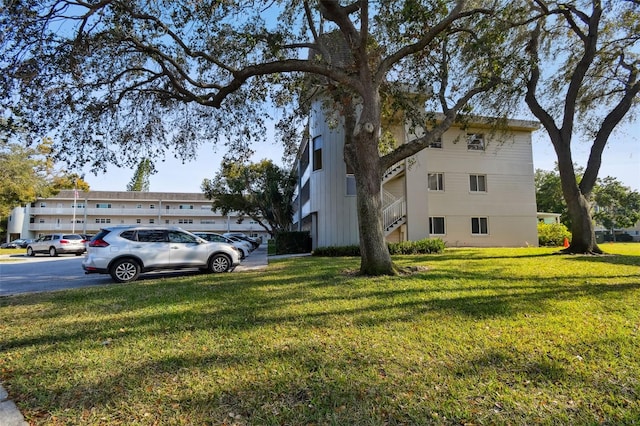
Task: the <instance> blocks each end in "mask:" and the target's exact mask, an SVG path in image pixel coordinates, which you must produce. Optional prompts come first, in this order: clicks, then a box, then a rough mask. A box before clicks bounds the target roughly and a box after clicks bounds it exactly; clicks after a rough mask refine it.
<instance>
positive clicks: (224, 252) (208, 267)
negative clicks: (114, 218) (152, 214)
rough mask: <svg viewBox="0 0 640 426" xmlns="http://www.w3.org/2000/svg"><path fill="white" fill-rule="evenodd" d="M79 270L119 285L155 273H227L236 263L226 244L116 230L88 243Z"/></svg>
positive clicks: (156, 231) (176, 231)
mask: <svg viewBox="0 0 640 426" xmlns="http://www.w3.org/2000/svg"><path fill="white" fill-rule="evenodd" d="M88 246H89V248H88V250H87V256H86V257H85V259H84V260H83V262H82V268H83V269H84V270H85V273H87V274H110V275H111V278H112V279H113V280H114V281H116V282H119V283H125V282H130V281H134V280H136V279H137V278H138V276H139V275H140V273H142V272H147V271H151V270H156V269H182V268H199V269H200V270H203V271H209V272H227V271H231V270H233V269H234V268H235V267H236V266H237V265H238V264H239V263H240V260H239V258H238V252H237V251H236V250H235V248H234V247H233V246H231V245H230V244H226V243H210V242H208V241H205V240H203V239H202V238H199V237H197V236H195V235H193V234H192V233H190V232H187V231H185V230H183V229H181V228H176V227H140V226H116V227H109V228H103V229H102V230H100V232H99V233H98V234H97V235H96V236H95V237H93V238H92V239H91V241H90V242H89V245H88Z"/></svg>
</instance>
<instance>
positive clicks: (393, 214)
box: [382, 190, 407, 235]
mask: <svg viewBox="0 0 640 426" xmlns="http://www.w3.org/2000/svg"><path fill="white" fill-rule="evenodd" d="M382 203H383V204H382V205H383V208H382V226H383V227H384V234H385V235H389V234H391V233H392V232H393V231H395V230H396V229H398V228H399V227H400V226H402V225H403V224H405V223H407V203H406V201H405V199H404V197H400V198H396V197H394V196H393V195H392V194H390V193H389V192H387V191H384V190H383V191H382Z"/></svg>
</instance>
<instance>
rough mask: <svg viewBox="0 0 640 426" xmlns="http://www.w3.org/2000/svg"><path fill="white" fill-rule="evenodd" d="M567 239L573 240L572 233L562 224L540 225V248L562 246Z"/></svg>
mask: <svg viewBox="0 0 640 426" xmlns="http://www.w3.org/2000/svg"><path fill="white" fill-rule="evenodd" d="M565 238H567V239H568V240H571V232H569V230H568V229H567V227H566V226H565V225H563V224H562V223H538V244H539V245H540V246H561V245H563V244H564V239H565Z"/></svg>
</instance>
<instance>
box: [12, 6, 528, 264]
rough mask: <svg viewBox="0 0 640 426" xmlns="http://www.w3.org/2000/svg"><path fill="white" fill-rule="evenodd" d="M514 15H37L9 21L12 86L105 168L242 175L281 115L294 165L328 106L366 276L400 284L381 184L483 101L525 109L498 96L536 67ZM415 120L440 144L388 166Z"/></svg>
mask: <svg viewBox="0 0 640 426" xmlns="http://www.w3.org/2000/svg"><path fill="white" fill-rule="evenodd" d="M510 9H511V6H510V2H503V1H500V0H480V1H465V0H457V1H445V0H405V1H394V2H369V1H367V0H358V1H354V2H343V1H338V0H318V1H306V0H293V1H284V0H253V1H247V2H211V1H198V2H193V1H188V0H178V1H172V2H165V1H158V2H148V1H142V0H134V1H118V0H112V1H105V2H93V3H84V2H76V1H71V0H47V1H41V0H24V1H21V2H11V3H10V4H8V5H7V7H5V8H4V9H3V10H2V13H1V14H0V24H2V25H3V27H6V28H7V30H8V31H7V32H6V33H5V34H4V37H5V38H4V40H5V43H4V53H5V55H4V57H5V58H6V59H5V66H4V67H3V71H6V73H4V74H3V77H2V80H0V82H1V85H2V88H3V89H4V93H8V94H15V93H20V96H19V97H16V98H15V99H18V98H19V99H20V102H21V104H23V105H24V104H26V105H29V106H34V107H35V108H34V111H32V115H31V117H32V118H33V120H32V124H33V125H34V126H44V127H47V131H51V130H50V129H51V128H55V127H56V126H59V125H60V124H61V123H64V127H63V131H59V132H58V133H56V141H57V143H59V145H60V147H61V149H60V152H62V153H64V155H65V156H66V157H67V158H69V159H73V160H77V161H80V162H81V163H83V164H84V163H89V164H90V165H91V166H92V167H94V168H103V167H105V165H106V164H107V163H111V162H115V161H120V162H123V163H125V164H129V165H133V164H136V162H137V158H135V157H136V153H139V155H141V156H153V155H154V154H156V153H158V152H162V151H164V150H165V149H170V148H173V149H174V150H175V151H176V152H178V153H179V154H180V155H181V156H183V158H187V159H188V158H189V157H190V156H193V153H194V150H195V146H196V144H197V143H202V142H207V141H209V142H210V141H213V142H217V141H222V142H224V143H226V144H227V145H229V146H230V147H231V148H233V149H235V150H236V152H240V154H237V155H236V158H237V159H240V161H241V162H242V161H243V160H244V159H246V155H247V154H248V153H250V152H251V145H252V143H253V142H254V141H256V140H258V139H261V138H263V137H264V135H265V134H267V132H266V131H265V121H266V120H267V119H268V118H270V113H271V112H273V111H274V109H272V108H265V105H271V106H273V107H275V108H277V109H281V110H282V111H281V112H278V115H279V116H280V117H281V120H279V122H278V124H277V126H276V128H277V129H278V131H279V136H278V139H280V140H282V141H283V142H284V143H286V144H290V145H289V147H290V149H288V150H286V152H289V153H292V152H294V150H295V149H294V148H293V147H292V146H293V145H297V144H298V142H299V141H300V139H299V136H300V132H301V130H302V129H304V125H303V120H304V119H303V117H305V116H306V111H307V110H308V108H309V106H310V100H312V99H315V98H317V97H318V96H322V97H323V98H324V99H325V100H326V106H327V107H329V108H330V110H331V111H333V112H334V114H335V117H336V122H337V123H342V124H343V125H344V126H345V129H346V140H345V151H344V154H345V161H346V162H347V163H348V165H349V166H350V167H351V168H352V169H353V171H354V176H355V181H356V190H357V197H356V199H357V203H358V208H357V211H358V214H359V217H358V223H359V227H360V245H361V253H362V261H361V268H360V269H361V272H362V273H366V274H384V273H395V271H396V269H395V267H394V265H393V263H392V261H391V257H390V255H389V253H388V250H387V247H386V244H385V241H384V233H383V230H382V223H381V222H382V205H381V201H380V197H379V192H380V188H379V187H380V180H381V176H382V174H383V172H384V170H385V169H387V168H388V167H389V166H391V165H392V164H394V163H396V162H398V161H399V160H402V159H404V158H407V157H408V156H411V155H413V154H415V153H417V152H419V151H420V150H421V149H423V148H424V147H426V146H427V145H428V144H429V143H430V142H432V141H434V140H436V139H437V138H439V137H440V136H441V135H442V134H443V133H444V131H445V130H447V128H449V127H450V126H451V124H452V123H453V122H454V121H455V120H457V119H460V116H461V115H463V114H468V113H470V112H472V111H473V108H472V103H471V101H472V100H473V101H474V102H473V105H476V106H477V105H482V106H483V107H484V108H485V109H483V110H482V111H488V109H486V108H491V109H490V110H492V111H497V110H500V109H501V110H503V111H508V110H510V108H509V107H510V104H509V100H510V99H511V98H510V97H509V96H501V97H496V96H495V91H496V89H497V88H498V87H501V86H502V87H512V83H513V82H514V81H515V80H516V75H517V73H518V66H517V65H518V64H520V62H521V61H519V60H518V59H517V57H515V56H514V55H515V54H516V53H517V50H518V46H517V45H515V44H513V43H511V42H509V41H508V39H509V38H510V37H511V34H512V33H513V31H512V26H511V25H510V24H509V23H508V22H506V21H505V20H501V19H497V16H501V15H502V14H504V13H509V11H510ZM35 88H38V89H37V90H35ZM40 88H45V90H41V89H40ZM512 92H515V91H513V90H512ZM483 94H487V96H482V95H483ZM491 94H493V95H494V96H488V95H491ZM503 94H504V92H503ZM12 99H13V98H12ZM425 107H426V108H425ZM400 111H402V116H403V117H404V118H406V119H407V120H409V122H410V128H411V129H415V128H417V127H422V128H424V129H426V131H425V132H424V133H422V134H421V135H420V137H417V138H415V139H414V140H412V142H411V143H407V144H396V146H395V149H392V150H391V151H390V152H385V153H384V155H383V154H382V153H381V152H380V151H379V142H380V134H381V133H382V132H381V127H382V124H381V123H382V116H383V115H386V116H387V117H394V116H396V114H397V113H398V112H400ZM425 111H429V112H430V114H425ZM434 113H440V115H436V114H434Z"/></svg>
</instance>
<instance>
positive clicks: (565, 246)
mask: <svg viewBox="0 0 640 426" xmlns="http://www.w3.org/2000/svg"><path fill="white" fill-rule="evenodd" d="M562 245H563V246H564V248H567V247H569V239H568V238H567V237H564V243H563V244H562Z"/></svg>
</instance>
